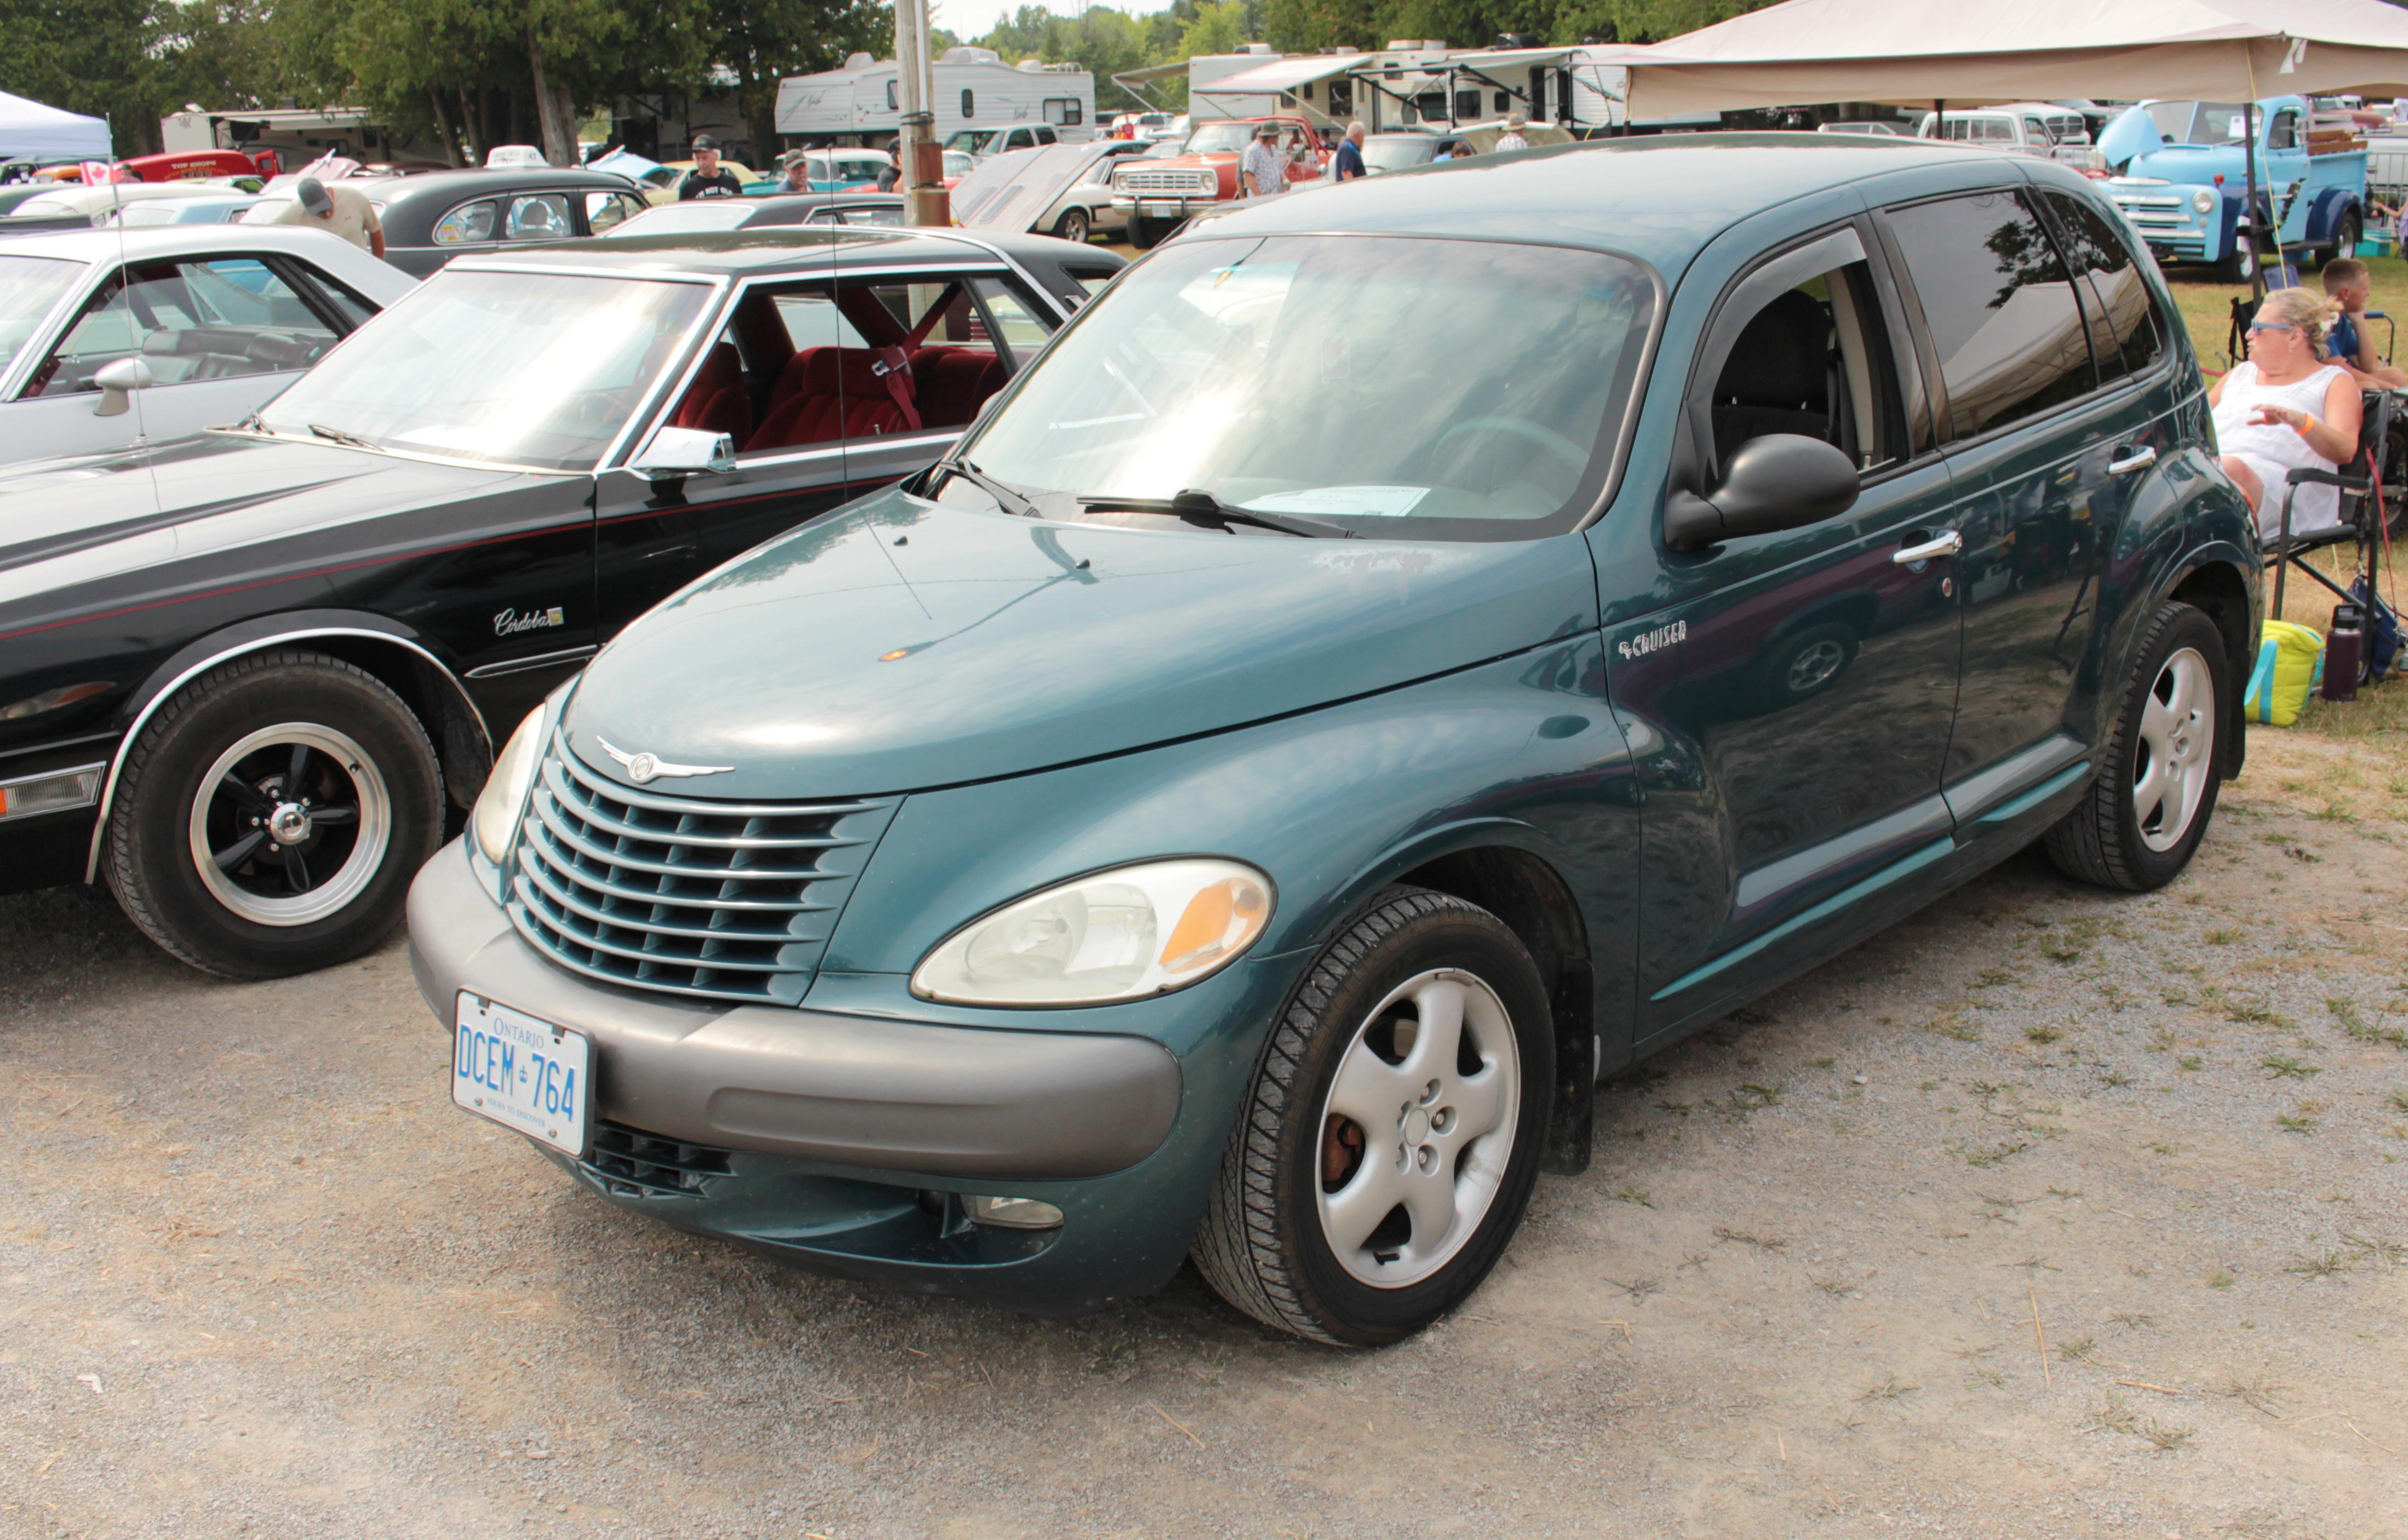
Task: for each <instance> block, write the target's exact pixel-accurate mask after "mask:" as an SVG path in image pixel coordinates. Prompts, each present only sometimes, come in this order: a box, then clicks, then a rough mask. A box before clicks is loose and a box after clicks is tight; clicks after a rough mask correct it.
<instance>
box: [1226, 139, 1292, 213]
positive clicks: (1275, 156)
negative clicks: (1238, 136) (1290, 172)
mask: <svg viewBox="0 0 2408 1540" xmlns="http://www.w3.org/2000/svg"><path fill="white" fill-rule="evenodd" d="M1278 141H1279V124H1277V123H1273V122H1265V123H1260V124H1257V125H1256V126H1255V129H1254V143H1253V144H1250V145H1248V146H1247V147H1246V152H1245V153H1244V154H1243V155H1240V157H1238V180H1239V181H1240V183H1242V184H1243V185H1242V186H1240V188H1239V190H1238V191H1239V192H1240V193H1241V194H1243V195H1244V196H1246V197H1250V198H1268V197H1270V196H1273V195H1274V194H1276V193H1281V192H1286V191H1287V162H1286V161H1285V160H1283V158H1282V157H1281V155H1280V152H1279V151H1278V150H1274V149H1273V148H1271V147H1272V146H1273V145H1275V144H1276V143H1278Z"/></svg>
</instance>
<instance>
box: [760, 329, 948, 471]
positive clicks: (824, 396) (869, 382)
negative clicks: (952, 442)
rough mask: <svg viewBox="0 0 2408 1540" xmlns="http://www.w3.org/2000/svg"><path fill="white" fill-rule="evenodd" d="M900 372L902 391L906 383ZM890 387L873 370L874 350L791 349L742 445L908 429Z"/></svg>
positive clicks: (802, 441) (866, 435)
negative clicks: (758, 420)
mask: <svg viewBox="0 0 2408 1540" xmlns="http://www.w3.org/2000/svg"><path fill="white" fill-rule="evenodd" d="M903 388H904V391H905V392H906V393H907V394H908V393H909V392H910V389H911V386H910V375H909V374H908V373H907V374H906V375H905V376H904V387H903ZM910 426H911V423H910V419H909V418H907V417H906V416H905V415H904V413H903V407H902V406H901V405H900V404H898V403H897V402H896V399H895V395H894V392H891V391H889V390H888V389H887V386H886V381H885V379H884V378H882V377H881V376H880V374H879V373H878V355H877V353H875V352H873V351H872V350H870V349H867V348H811V349H806V350H804V351H802V352H799V353H796V355H795V356H794V358H793V359H792V360H791V361H790V362H789V363H788V364H786V368H785V372H784V373H782V374H781V375H780V376H779V377H778V386H777V389H776V390H775V391H774V392H771V394H770V399H769V406H768V409H767V411H765V412H763V413H762V414H761V425H760V426H759V427H758V428H755V429H754V430H753V436H752V437H751V438H749V439H747V440H746V441H745V444H744V447H745V449H783V448H785V447H787V446H789V445H794V444H826V443H832V442H834V441H835V440H837V439H839V438H871V437H875V436H877V435H882V434H898V433H908V432H910Z"/></svg>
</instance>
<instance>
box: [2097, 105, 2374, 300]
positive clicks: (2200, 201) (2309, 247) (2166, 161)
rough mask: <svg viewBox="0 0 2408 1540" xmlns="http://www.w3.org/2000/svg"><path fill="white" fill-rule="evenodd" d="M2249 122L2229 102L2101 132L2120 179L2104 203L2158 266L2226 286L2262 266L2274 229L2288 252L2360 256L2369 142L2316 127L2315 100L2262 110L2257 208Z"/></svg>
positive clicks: (2142, 116) (2145, 115) (2141, 110)
mask: <svg viewBox="0 0 2408 1540" xmlns="http://www.w3.org/2000/svg"><path fill="white" fill-rule="evenodd" d="M2244 133H2245V131H2244V129H2243V113H2242V110H2241V107H2240V106H2239V105H2238V104H2237V103H2230V102H2171V101H2169V102H2143V103H2142V104H2141V105H2140V106H2138V107H2133V108H2132V109H2131V110H2130V111H2128V112H2126V113H2125V114H2124V115H2123V116H2122V117H2120V118H2117V119H2116V120H2115V121H2114V122H2112V123H2109V124H2108V125H2107V127H2106V129H2105V131H2104V132H2102V133H2101V134H2100V135H2099V150H2100V157H2101V158H2102V159H2103V160H2105V162H2106V163H2107V164H2108V166H2109V167H2110V168H2111V169H2113V170H2114V171H2115V172H2116V173H2117V174H2116V175H2115V176H2114V177H2113V178H2110V179H2109V180H2108V183H2107V194H2108V196H2109V197H2110V198H2112V199H2113V200H2114V204H2115V207H2117V208H2119V209H2121V210H2122V211H2123V214H2124V217H2125V219H2127V220H2128V221H2131V224H2132V227H2133V228H2134V229H2135V230H2137V231H2139V232H2140V234H2141V238H2142V239H2143V240H2144V241H2146V242H2147V243H2148V246H2149V250H2150V252H2151V254H2152V255H2154V256H2156V258H2157V260H2158V261H2159V262H2161V263H2167V262H2197V263H2208V264H2214V266H2215V267H2216V268H2217V269H2218V270H2219V276H2220V277H2221V278H2224V280H2225V281H2227V282H2229V283H2240V282H2245V281H2247V279H2248V278H2250V276H2251V274H2252V273H2253V272H2254V271H2255V269H2256V267H2257V250H2256V249H2257V246H2259V245H2262V244H2263V241H2262V237H2261V238H2260V239H2259V240H2258V241H2255V242H2253V241H2252V240H2251V239H2250V235H2251V233H2252V232H2253V231H2260V230H2263V229H2264V228H2266V227H2268V226H2271V227H2272V229H2273V230H2274V232H2275V238H2276V240H2277V241H2279V242H2280V243H2281V245H2282V247H2283V249H2284V250H2286V251H2304V252H2306V253H2309V254H2312V255H2314V256H2315V259H2316V260H2318V261H2324V260H2328V259H2329V258H2332V257H2335V256H2347V255H2349V254H2350V253H2351V252H2352V251H2354V250H2357V247H2358V233H2359V232H2360V231H2361V230H2363V229H2364V228H2365V224H2366V141H2365V140H2364V139H2362V138H2360V137H2358V135H2357V133H2356V132H2355V131H2354V130H2352V129H2349V128H2338V129H2334V130H2331V131H2329V132H2328V131H2326V130H2323V129H2321V128H2319V127H2317V126H2316V121H2315V118H2314V116H2313V115H2312V111H2311V109H2310V107H2309V106H2308V104H2307V102H2306V101H2304V100H2303V99H2301V98H2300V97H2297V96H2270V97H2268V98H2267V99H2265V100H2264V101H2262V102H2259V103H2258V104H2257V215H2258V216H2259V218H2258V219H2253V218H2252V217H2251V213H2250V211H2249V210H2248V209H2246V208H2244V207H2243V203H2244V201H2245V199H2246V192H2245V189H2246V187H2247V185H2248V183H2247V165H2246V162H2245V159H2244V156H2245V152H2246V146H2245V144H2244V142H2243V140H2244Z"/></svg>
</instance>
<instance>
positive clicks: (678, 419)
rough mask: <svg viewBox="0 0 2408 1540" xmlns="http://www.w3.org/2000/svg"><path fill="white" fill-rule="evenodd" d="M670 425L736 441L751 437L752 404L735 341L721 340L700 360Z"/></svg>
mask: <svg viewBox="0 0 2408 1540" xmlns="http://www.w3.org/2000/svg"><path fill="white" fill-rule="evenodd" d="M669 426H671V427H673V428H700V429H702V430H703V431H704V432H706V433H721V434H725V435H728V437H730V438H732V439H734V440H735V441H736V442H737V443H738V444H741V443H743V442H744V441H745V440H746V439H747V438H749V437H751V436H752V434H753V403H752V400H751V399H750V398H749V397H748V396H747V395H746V394H745V392H744V364H743V361H742V360H741V359H740V358H738V356H737V352H736V345H735V344H734V343H731V342H723V343H720V344H719V345H718V346H716V347H714V348H712V349H710V354H709V355H708V356H707V357H705V358H704V359H703V361H702V367H701V368H699V369H697V370H695V375H694V383H693V384H691V385H689V386H687V387H686V388H685V395H684V397H683V398H682V399H681V400H680V401H679V402H678V409H677V410H676V412H674V413H673V414H671V416H670V418H669Z"/></svg>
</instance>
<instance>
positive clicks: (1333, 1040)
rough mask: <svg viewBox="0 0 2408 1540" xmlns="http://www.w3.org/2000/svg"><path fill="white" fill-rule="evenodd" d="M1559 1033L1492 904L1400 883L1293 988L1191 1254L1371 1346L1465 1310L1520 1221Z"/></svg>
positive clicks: (1321, 1327) (1332, 1337)
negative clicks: (1464, 1303)
mask: <svg viewBox="0 0 2408 1540" xmlns="http://www.w3.org/2000/svg"><path fill="white" fill-rule="evenodd" d="M1554 1083H1555V1030H1554V1026H1553V1023H1552V1020H1551V1018H1550V1016H1549V1013H1548V1009H1547V994H1546V990H1545V987H1544V985H1543V983H1542V982H1541V979H1540V977H1539V970H1538V967H1537V965H1536V964H1535V963H1534V962H1531V960H1530V954H1529V952H1528V950H1527V949H1526V948H1524V947H1523V945H1522V943H1521V941H1520V939H1519V938H1518V937H1516V936H1515V935H1514V934H1513V933H1512V930H1510V929H1509V928H1507V926H1506V925H1505V923H1504V922H1503V921H1502V920H1498V918H1497V917H1496V916H1495V915H1492V914H1490V913H1489V912H1488V911H1487V910H1485V909H1483V908H1480V907H1478V906H1477V905H1471V904H1468V903H1466V902H1464V901H1463V900H1461V899H1459V898H1454V897H1451V896H1449V895H1447V894H1444V893H1436V892H1430V891H1425V890H1422V889H1417V888H1396V889H1391V890H1389V891H1387V892H1385V893H1383V895H1381V897H1380V898H1379V899H1378V900H1376V901H1375V902H1374V903H1373V904H1372V905H1371V907H1370V909H1369V911H1368V912H1366V913H1365V914H1364V915H1363V916H1362V918H1360V919H1359V920H1355V922H1354V923H1353V924H1352V925H1350V926H1348V927H1347V929H1346V930H1345V931H1344V932H1343V933H1341V934H1340V935H1339V936H1338V937H1337V939H1335V940H1333V941H1331V942H1330V943H1329V945H1328V946H1327V947H1326V948H1323V950H1322V952H1321V954H1320V956H1319V957H1317V958H1316V959H1315V960H1314V961H1313V963H1312V967H1311V969H1310V970H1309V971H1308V972H1307V974H1306V976H1305V978H1304V981H1303V982H1302V983H1301V984H1299V985H1298V986H1297V990H1296V992H1295V993H1294V994H1293V995H1291V996H1290V997H1289V1000H1288V1002H1287V1005H1286V1008H1285V1010H1284V1012H1283V1015H1282V1016H1281V1019H1280V1020H1279V1022H1278V1024H1277V1025H1276V1026H1275V1027H1274V1028H1273V1029H1272V1032H1271V1040H1270V1042H1269V1045H1268V1047H1267V1048H1266V1049H1265V1051H1264V1054H1263V1058H1262V1062H1261V1063H1260V1065H1259V1067H1258V1068H1257V1069H1256V1070H1255V1073H1254V1084H1253V1086H1252V1088H1251V1089H1250V1090H1249V1091H1248V1093H1247V1096H1246V1101H1245V1104H1244V1106H1243V1107H1242V1109H1241V1110H1240V1116H1239V1120H1238V1127H1237V1131H1236V1133H1235V1134H1233V1135H1232V1137H1231V1139H1230V1142H1229V1148H1228V1150H1227V1153H1226V1155H1225V1156H1224V1157H1223V1159H1222V1162H1221V1174H1220V1176H1219V1179H1218V1180H1217V1181H1216V1182H1215V1183H1214V1185H1213V1189H1212V1195H1211V1202H1210V1204H1209V1205H1208V1206H1207V1208H1206V1211H1205V1216H1204V1222H1203V1225H1202V1227H1201V1229H1200V1230H1199V1231H1198V1233H1197V1242H1196V1248H1195V1253H1194V1255H1195V1261H1196V1264H1197V1269H1198V1270H1199V1271H1200V1272H1202V1273H1203V1275H1204V1277H1205V1279H1206V1281H1208V1282H1209V1283H1211V1285H1212V1287H1213V1288H1214V1289H1215V1290H1218V1291H1219V1292H1220V1294H1221V1295H1222V1297H1223V1298H1225V1299H1226V1300H1228V1301H1229V1303H1231V1304H1232V1305H1236V1306H1237V1307H1238V1308H1240V1310H1243V1311H1245V1312H1246V1313H1247V1314H1248V1315H1251V1316H1253V1317H1254V1318H1255V1319H1258V1320H1261V1321H1263V1322H1264V1323H1266V1324H1268V1325H1270V1326H1275V1327H1278V1328H1279V1329H1280V1330H1282V1331H1285V1332H1292V1333H1296V1334H1297V1335H1298V1336H1304V1337H1312V1338H1315V1339H1317V1340H1319V1341H1323V1342H1337V1343H1349V1344H1353V1345H1355V1346H1358V1347H1377V1346H1379V1345H1381V1344H1383V1343H1390V1342H1395V1341H1398V1340H1399V1339H1401V1338H1403V1337H1407V1336H1411V1335H1412V1333H1415V1332H1418V1331H1420V1330H1421V1329H1422V1328H1423V1327H1425V1326H1426V1325H1428V1324H1429V1323H1430V1322H1431V1321H1433V1320H1436V1319H1438V1318H1439V1317H1441V1316H1442V1315H1444V1314H1445V1313H1446V1312H1447V1311H1449V1310H1451V1309H1453V1308H1455V1305H1458V1304H1460V1303H1462V1301H1463V1300H1464V1298H1465V1297H1466V1296H1468V1295H1469V1293H1470V1292H1471V1291H1472V1290H1473V1289H1475V1288H1477V1287H1478V1286H1479V1284H1480V1281H1481V1279H1483V1278H1484V1277H1486V1276H1488V1271H1489V1269H1490V1268H1492V1267H1494V1266H1495V1265H1496V1263H1497V1260H1498V1257H1500V1256H1502V1255H1503V1254H1504V1250H1505V1245H1506V1242H1507V1241H1508V1240H1510V1239H1511V1238H1512V1234H1513V1232H1514V1230H1515V1228H1516V1227H1518V1226H1519V1225H1520V1223H1521V1222H1522V1211H1523V1209H1524V1207H1525V1206H1526V1205H1527V1204H1528V1202H1529V1197H1530V1189H1531V1187H1532V1185H1533V1183H1534V1182H1535V1181H1536V1180H1537V1176H1538V1157H1539V1150H1540V1147H1541V1142H1542V1140H1543V1138H1544V1135H1545V1133H1546V1120H1547V1108H1548V1104H1549V1101H1550V1098H1551V1096H1552V1092H1553V1087H1554Z"/></svg>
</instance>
